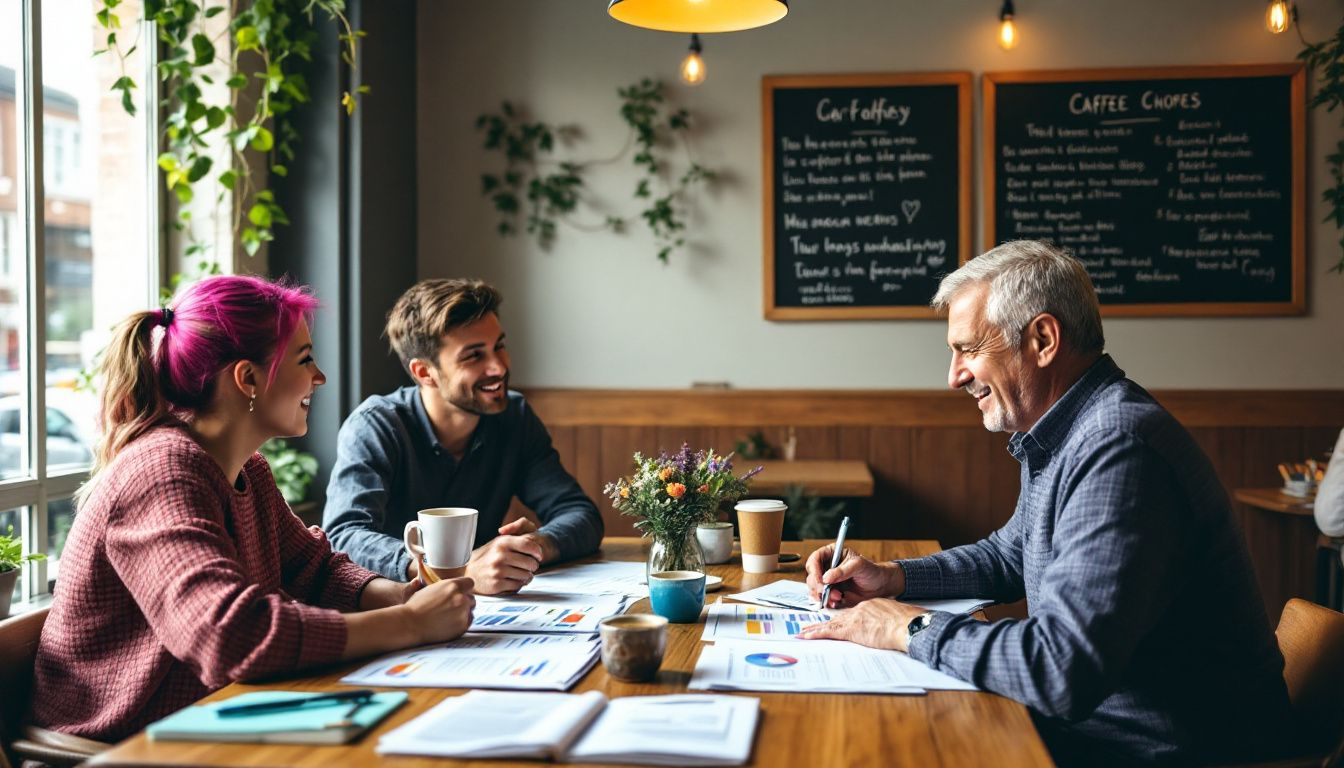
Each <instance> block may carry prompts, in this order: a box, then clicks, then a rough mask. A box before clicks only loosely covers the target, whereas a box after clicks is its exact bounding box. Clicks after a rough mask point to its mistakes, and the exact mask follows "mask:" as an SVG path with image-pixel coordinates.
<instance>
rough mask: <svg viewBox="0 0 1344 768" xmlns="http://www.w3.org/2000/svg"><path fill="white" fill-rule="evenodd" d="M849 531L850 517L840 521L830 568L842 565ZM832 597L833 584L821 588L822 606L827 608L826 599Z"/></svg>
mask: <svg viewBox="0 0 1344 768" xmlns="http://www.w3.org/2000/svg"><path fill="white" fill-rule="evenodd" d="M848 532H849V517H845V519H844V520H841V521H840V533H838V534H836V537H835V552H833V553H831V567H830V570H835V569H836V568H837V567H839V566H840V555H841V553H842V552H844V551H845V534H846V533H848ZM830 599H831V585H830V584H827V585H826V586H825V587H824V588H823V589H822V590H821V608H822V610H825V609H826V607H827V606H826V601H827V600H830Z"/></svg>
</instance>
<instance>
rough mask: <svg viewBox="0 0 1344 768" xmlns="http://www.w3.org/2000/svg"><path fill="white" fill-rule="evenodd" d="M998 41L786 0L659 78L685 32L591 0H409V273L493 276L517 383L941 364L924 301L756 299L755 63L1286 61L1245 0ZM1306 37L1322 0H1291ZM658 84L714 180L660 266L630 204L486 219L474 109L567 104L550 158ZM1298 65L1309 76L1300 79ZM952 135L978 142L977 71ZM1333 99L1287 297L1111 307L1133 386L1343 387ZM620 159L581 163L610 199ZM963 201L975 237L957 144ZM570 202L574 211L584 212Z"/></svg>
mask: <svg viewBox="0 0 1344 768" xmlns="http://www.w3.org/2000/svg"><path fill="white" fill-rule="evenodd" d="M1016 5H1017V11H1018V19H1019V30H1020V33H1021V36H1022V42H1021V44H1020V45H1019V46H1018V47H1017V48H1016V49H1015V50H1013V51H1009V52H1005V51H1003V50H1001V49H1000V48H999V47H998V46H997V45H996V44H995V41H994V35H995V32H996V27H997V23H996V22H997V10H998V2H997V0H977V1H976V2H970V1H969V0H942V1H926V2H911V1H910V0H899V1H898V0H793V2H791V4H790V6H791V10H790V13H789V15H788V17H787V18H786V19H785V20H783V21H781V22H779V23H777V24H774V25H772V26H769V27H766V28H764V29H760V30H752V31H747V32H738V33H733V34H726V35H712V36H707V37H706V38H705V60H706V63H707V65H708V70H709V77H708V80H707V81H706V82H705V83H704V84H703V85H701V86H700V87H698V88H687V87H685V86H682V85H681V84H680V82H679V81H677V79H676V66H677V64H678V63H679V61H680V58H681V56H682V55H683V52H684V50H685V48H686V44H687V37H686V36H685V35H675V34H668V33H658V32H651V31H647V30H642V29H635V28H632V27H628V26H625V25H623V24H620V23H617V22H615V21H612V20H610V19H609V18H608V17H607V16H606V14H605V3H604V2H602V0H584V2H579V0H491V1H490V2H484V3H466V2H456V1H450V0H423V2H421V3H420V5H419V9H418V10H419V15H420V18H419V29H418V39H417V45H418V54H417V55H418V59H419V72H418V77H419V83H418V89H419V90H418V94H419V110H420V111H419V115H418V118H417V119H418V130H419V133H418V139H417V141H418V144H419V146H418V150H419V152H418V154H419V158H420V163H421V165H420V170H419V222H420V224H419V227H420V232H419V236H420V237H419V274H420V276H421V277H441V276H458V275H469V276H477V277H482V278H485V279H487V280H490V281H491V282H493V283H495V284H496V285H498V286H499V287H500V288H501V289H502V290H503V292H504V294H505V297H506V301H505V305H504V309H503V312H504V321H505V327H506V328H507V330H508V332H509V335H510V343H511V347H512V351H513V361H514V380H515V382H516V383H519V384H524V385H533V386H575V387H630V388H646V387H649V388H657V387H685V386H689V385H690V384H691V382H693V381H729V382H731V383H732V384H733V386H736V387H765V388H795V387H796V388H916V389H922V388H936V387H941V386H944V385H945V381H946V366H947V354H946V350H945V346H944V324H943V323H942V322H941V321H884V322H807V323H800V322H788V323H772V322H767V321H766V320H765V319H764V318H763V317H762V296H761V295H762V286H761V283H762V248H763V246H762V216H761V107H760V87H761V86H760V83H761V77H762V76H763V75H767V74H807V73H830V72H910V71H941V70H969V71H971V72H973V73H975V74H976V75H979V74H980V73H982V72H985V71H1000V70H1015V69H1056V68H1077V67H1123V66H1154V65H1194V64H1242V63H1267V62H1285V61H1291V60H1293V58H1294V57H1295V55H1296V53H1297V51H1298V50H1299V49H1300V47H1301V46H1300V43H1299V42H1298V40H1297V37H1296V35H1294V34H1292V33H1291V32H1290V33H1288V34H1284V35H1279V36H1273V35H1270V34H1268V33H1267V32H1266V31H1265V30H1264V27H1263V21H1262V17H1263V13H1264V8H1265V3H1264V2H1263V0H1179V1H1178V0H1132V1H1131V2H1119V1H1107V2H1103V1H1102V0H1019V2H1017V3H1016ZM1299 6H1300V12H1301V19H1302V27H1303V33H1304V34H1305V35H1306V36H1307V38H1308V39H1310V40H1320V39H1323V38H1326V37H1328V36H1330V35H1332V34H1333V33H1334V30H1335V29H1336V27H1337V26H1338V24H1339V23H1340V20H1341V19H1342V18H1344V1H1341V0H1303V1H1302V2H1299ZM646 75H647V76H656V77H660V78H662V79H664V80H665V81H667V82H671V83H675V85H674V87H673V88H672V89H671V90H672V94H673V98H674V100H676V101H679V102H680V103H681V104H683V105H684V106H686V107H687V108H688V109H690V110H691V111H692V113H693V114H694V115H695V116H696V117H697V118H698V128H697V129H696V130H695V131H694V133H693V136H692V142H693V144H694V149H695V152H696V154H697V157H698V159H699V160H700V161H701V162H702V163H703V164H704V165H706V166H708V167H711V168H715V169H719V170H720V171H723V172H724V173H725V176H726V179H725V181H724V182H723V183H721V184H720V186H719V187H718V188H717V190H715V191H714V192H713V193H712V194H709V195H708V196H706V197H703V198H702V199H701V200H700V201H699V203H698V205H697V206H696V209H695V211H694V212H693V215H692V218H691V222H690V223H691V230H692V235H691V239H692V241H693V247H691V248H689V249H687V250H684V251H681V252H678V253H676V254H674V256H673V257H672V263H671V264H670V265H668V266H664V265H662V264H660V263H659V262H657V261H656V260H655V258H654V253H655V251H656V248H655V246H654V245H653V241H652V238H651V237H650V236H649V235H648V234H647V233H646V232H645V231H644V230H643V229H642V224H641V225H637V226H635V227H632V228H631V229H630V231H629V232H628V233H627V234H623V235H617V234H613V233H610V232H603V233H596V234H594V233H588V232H582V231H579V230H576V229H572V228H565V227H562V228H561V231H560V233H559V237H558V238H557V242H556V244H555V246H554V248H553V249H552V250H551V251H550V252H542V251H540V250H539V249H538V248H537V247H536V246H535V245H534V244H533V243H532V242H531V241H529V240H526V239H523V238H514V239H507V240H506V239H501V238H500V237H498V236H497V235H496V234H495V233H494V223H495V215H494V212H493V210H492V208H491V206H490V204H489V202H488V201H487V200H486V199H485V198H483V197H482V196H481V194H480V191H479V183H480V182H479V177H480V174H481V173H483V172H486V171H490V170H493V169H494V167H495V165H496V163H497V162H498V161H497V158H496V157H494V156H492V157H488V158H487V157H486V154H485V152H484V151H483V150H481V149H480V135H479V134H477V133H476V131H475V130H474V128H473V122H474V120H475V117H476V115H478V114H480V113H481V112H484V111H488V110H494V109H496V108H497V107H498V104H499V102H500V101H501V100H503V99H509V100H511V101H513V102H514V103H515V104H518V105H523V106H525V107H526V108H527V109H528V110H529V111H530V112H531V113H532V114H533V115H535V116H537V117H538V118H541V119H544V120H546V121H548V122H552V123H577V124H579V125H580V126H582V127H583V129H584V135H583V136H582V138H581V139H580V140H579V141H578V142H577V143H576V144H574V145H573V146H572V147H571V148H569V152H570V153H571V155H572V156H573V157H581V158H594V157H600V156H605V155H608V154H610V153H613V152H615V151H616V150H618V149H619V148H620V147H621V146H622V144H623V143H624V141H625V139H626V135H627V130H626V129H625V128H624V126H623V124H622V123H621V121H620V119H619V117H618V115H617V109H618V106H619V102H618V100H617V97H616V89H617V88H618V87H620V86H623V85H626V84H628V83H630V82H633V81H635V80H637V79H638V78H640V77H642V76H646ZM1312 87H1313V86H1312V85H1309V89H1311V88H1312ZM975 93H976V97H975V104H976V118H975V143H974V146H975V147H976V152H977V155H978V152H979V147H980V146H981V144H980V138H979V137H980V124H981V120H980V114H979V112H980V103H979V81H978V79H977V81H976V88H975ZM1339 119H1340V116H1339V114H1338V113H1336V114H1329V113H1326V112H1324V111H1315V110H1314V111H1312V112H1311V113H1309V118H1308V124H1307V158H1308V178H1307V196H1308V200H1309V208H1308V214H1307V221H1308V232H1307V250H1308V255H1307V264H1308V277H1307V284H1308V314H1307V315H1306V316H1304V317H1294V318H1273V319H1252V318H1245V319H1243V318H1204V319H1173V318H1151V319H1130V318H1111V319H1107V321H1106V333H1107V337H1108V341H1109V349H1110V351H1111V352H1112V354H1114V355H1115V356H1116V359H1117V360H1118V362H1119V363H1120V365H1121V366H1122V367H1123V368H1125V369H1126V370H1127V371H1128V372H1129V374H1130V375H1131V376H1133V377H1134V378H1135V379H1137V380H1138V381H1139V382H1141V383H1143V384H1144V385H1146V386H1148V387H1150V388H1340V387H1344V301H1342V300H1341V299H1344V276H1341V275H1339V274H1335V273H1327V272H1326V270H1327V268H1328V267H1329V266H1331V265H1333V264H1334V263H1336V261H1338V258H1339V255H1340V249H1339V245H1338V242H1337V241H1338V239H1339V236H1338V233H1337V232H1336V231H1335V230H1334V229H1333V228H1332V227H1329V226H1327V225H1322V224H1319V223H1318V222H1320V220H1321V219H1322V218H1323V217H1324V216H1325V208H1324V207H1323V206H1322V205H1321V204H1320V203H1319V202H1318V201H1319V198H1320V193H1321V190H1322V189H1323V188H1324V186H1325V185H1326V184H1327V183H1328V181H1329V176H1328V173H1327V171H1326V169H1325V161H1324V157H1325V156H1326V155H1327V154H1328V153H1329V152H1330V151H1333V148H1334V145H1335V144H1336V142H1338V141H1339V140H1340V138H1341V136H1342V135H1344V133H1342V132H1341V129H1340V124H1339ZM628 162H629V161H628V159H627V160H623V161H622V162H621V163H618V164H616V165H613V166H609V167H606V168H603V169H600V170H598V171H594V172H593V173H590V174H589V175H588V179H589V180H590V183H592V184H593V187H594V190H593V191H594V192H596V193H597V195H598V196H599V197H601V198H602V199H605V200H607V201H609V202H610V203H611V204H612V205H613V206H614V207H618V208H621V209H624V210H625V211H627V212H630V213H632V212H633V211H634V210H635V204H634V201H633V200H632V199H631V198H630V190H631V189H632V188H633V185H634V179H635V178H636V175H635V172H634V169H633V168H632V167H630V166H629V165H628ZM975 163H976V165H975V167H976V191H975V195H974V198H973V200H975V201H977V202H976V203H975V204H974V205H973V218H974V220H975V235H974V239H973V241H972V242H973V243H976V244H979V243H981V242H982V237H981V233H982V228H981V216H982V211H981V210H980V209H979V203H978V201H980V200H981V199H982V198H981V195H980V190H979V185H980V178H979V168H980V159H979V157H978V156H977V158H976V161H975ZM589 218H590V219H591V216H590V217H589Z"/></svg>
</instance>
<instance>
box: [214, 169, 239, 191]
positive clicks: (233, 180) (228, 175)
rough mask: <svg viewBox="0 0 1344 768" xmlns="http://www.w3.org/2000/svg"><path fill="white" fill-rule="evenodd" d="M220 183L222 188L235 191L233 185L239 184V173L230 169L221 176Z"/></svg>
mask: <svg viewBox="0 0 1344 768" xmlns="http://www.w3.org/2000/svg"><path fill="white" fill-rule="evenodd" d="M219 183H220V185H221V186H224V187H228V188H229V189H233V185H235V184H237V183H238V172H237V171H235V170H233V169H232V168H230V169H229V170H227V171H224V172H223V173H221V174H219Z"/></svg>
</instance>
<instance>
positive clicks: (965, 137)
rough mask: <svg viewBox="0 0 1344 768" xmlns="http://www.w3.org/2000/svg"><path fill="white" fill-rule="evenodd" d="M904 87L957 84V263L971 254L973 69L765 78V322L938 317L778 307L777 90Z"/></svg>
mask: <svg viewBox="0 0 1344 768" xmlns="http://www.w3.org/2000/svg"><path fill="white" fill-rule="evenodd" d="M902 85H955V86H957V111H958V113H959V115H958V119H957V158H958V160H957V166H958V168H959V173H958V176H959V177H960V178H959V179H958V180H957V190H958V194H957V208H958V211H957V220H958V222H959V224H958V235H957V238H958V241H959V247H958V249H957V263H958V264H964V263H965V262H966V260H967V259H969V258H970V257H971V162H972V152H971V143H972V142H971V110H972V105H971V98H972V86H973V76H972V74H971V73H970V72H912V73H892V74H873V73H870V74H848V75H767V76H765V77H762V78H761V118H762V119H761V130H762V137H763V139H762V141H761V147H762V153H761V154H762V162H763V169H764V170H763V173H762V174H761V179H762V197H763V198H764V201H765V204H764V205H763V206H762V208H763V209H764V210H763V216H764V219H763V221H764V227H763V231H764V235H765V238H764V239H765V269H764V272H765V318H766V319H767V320H893V319H895V320H908V319H929V318H936V317H938V316H939V315H938V314H937V313H936V312H934V310H932V309H930V308H929V307H927V306H892V307H873V306H869V307H780V306H776V305H775V231H774V222H775V196H774V190H775V176H774V169H775V141H774V130H775V114H774V99H773V98H772V96H773V94H774V91H775V89H776V88H827V87H834V88H863V87H882V86H902Z"/></svg>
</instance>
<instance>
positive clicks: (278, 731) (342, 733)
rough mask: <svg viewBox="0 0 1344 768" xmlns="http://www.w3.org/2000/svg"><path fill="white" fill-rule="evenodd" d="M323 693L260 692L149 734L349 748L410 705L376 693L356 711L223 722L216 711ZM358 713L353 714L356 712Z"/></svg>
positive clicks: (337, 705) (340, 706)
mask: <svg viewBox="0 0 1344 768" xmlns="http://www.w3.org/2000/svg"><path fill="white" fill-rule="evenodd" d="M318 695H320V694H317V693H312V692H308V691H256V692H253V693H244V694H240V695H238V696H234V697H233V698H231V699H226V700H224V701H212V702H210V703H209V704H197V705H195V706H191V707H187V708H186V709H183V710H180V711H178V712H174V713H173V714H171V715H169V716H168V717H165V718H164V719H162V720H160V721H158V722H157V723H154V724H152V725H150V726H149V727H148V728H146V729H145V733H146V734H148V735H149V738H150V740H151V741H250V742H264V743H271V744H344V743H345V742H347V741H350V740H352V739H354V738H355V737H357V736H359V735H360V734H361V733H363V732H365V731H367V730H368V729H369V728H371V727H373V725H374V724H376V723H377V722H378V721H379V720H382V719H383V718H384V717H387V716H388V715H389V714H390V713H391V712H392V710H394V709H396V708H397V707H400V706H401V705H402V704H404V703H405V702H406V694H405V693H404V692H402V691H395V692H391V693H375V694H374V695H373V697H372V698H371V699H369V701H368V702H366V703H365V704H363V705H362V706H360V707H358V708H355V707H354V705H353V704H352V703H351V702H349V701H334V702H331V703H330V704H322V705H318V704H311V705H309V706H307V707H304V708H302V709H290V710H281V711H278V712H264V713H258V714H255V715H246V716H241V717H220V716H219V715H217V714H215V710H217V709H219V708H220V707H226V706H234V705H238V704H261V703H264V702H267V701H276V700H279V699H295V698H303V697H306V696H318ZM352 710H353V711H352Z"/></svg>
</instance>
